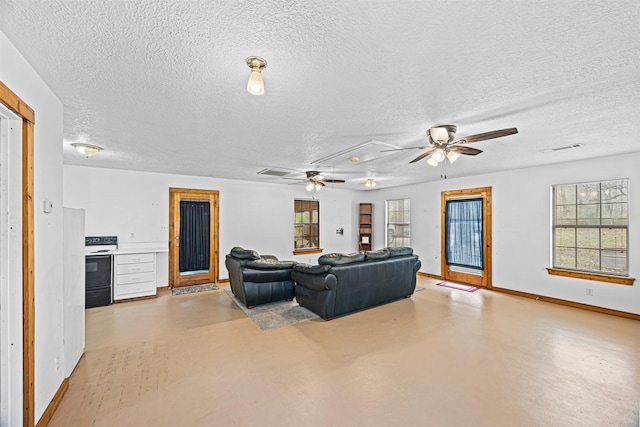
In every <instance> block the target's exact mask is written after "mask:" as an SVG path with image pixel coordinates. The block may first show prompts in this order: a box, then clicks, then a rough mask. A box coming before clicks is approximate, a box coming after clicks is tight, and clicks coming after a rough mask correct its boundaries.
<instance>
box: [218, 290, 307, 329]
mask: <svg viewBox="0 0 640 427" xmlns="http://www.w3.org/2000/svg"><path fill="white" fill-rule="evenodd" d="M224 291H225V292H226V293H227V295H229V297H230V298H231V299H232V300H233V301H234V302H235V303H236V304H237V305H238V307H240V308H241V309H242V311H244V312H245V314H246V315H247V316H249V318H250V319H251V320H253V323H255V324H256V325H258V327H259V328H260V329H261V330H262V331H269V330H271V329H278V328H282V327H284V326H289V325H294V324H296V323H299V322H304V321H306V320H311V319H317V318H319V317H320V316H318V315H317V314H315V313H314V312H312V311H310V310H307V309H306V308H304V307H300V306H299V305H298V303H297V302H295V301H286V300H285V301H276V302H270V303H268V304H260V305H258V306H256V307H255V308H252V309H248V308H247V307H246V306H245V305H244V304H243V303H242V301H240V300H239V299H238V298H236V297H235V296H234V295H233V292H231V289H225V290H224Z"/></svg>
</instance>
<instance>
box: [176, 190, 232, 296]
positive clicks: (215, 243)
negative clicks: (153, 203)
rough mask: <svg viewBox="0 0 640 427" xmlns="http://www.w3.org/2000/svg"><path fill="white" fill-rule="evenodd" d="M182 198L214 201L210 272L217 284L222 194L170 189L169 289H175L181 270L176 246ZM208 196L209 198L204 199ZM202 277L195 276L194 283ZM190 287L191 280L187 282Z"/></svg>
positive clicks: (211, 279)
mask: <svg viewBox="0 0 640 427" xmlns="http://www.w3.org/2000/svg"><path fill="white" fill-rule="evenodd" d="M180 196H187V197H192V198H202V199H203V200H205V199H206V198H208V199H209V200H211V201H212V205H213V206H211V226H210V233H211V238H210V241H209V245H210V250H209V266H210V267H212V268H210V270H209V277H208V279H207V280H209V281H210V282H212V283H217V282H218V279H219V256H218V253H219V247H220V239H219V229H220V220H219V218H220V217H219V214H220V192H219V191H217V190H202V189H195V188H176V187H170V188H169V287H170V288H174V287H175V278H176V277H177V271H178V270H179V261H180V258H179V252H178V249H177V246H176V245H175V241H174V240H175V238H176V236H177V235H178V233H179V232H180V220H179V216H180V215H179V214H180ZM203 196H207V197H203ZM201 278H202V275H194V279H193V280H194V281H199V280H200V279H201ZM186 282H187V283H186V284H187V285H188V282H189V280H186Z"/></svg>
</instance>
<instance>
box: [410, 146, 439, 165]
mask: <svg viewBox="0 0 640 427" xmlns="http://www.w3.org/2000/svg"><path fill="white" fill-rule="evenodd" d="M434 151H435V148H432V149H431V150H427V151H425V152H424V153H422V154H420V155H419V156H418V157H416V158H415V159H413V160H411V161H410V162H409V163H415V162H417V161H420V160H422V159H424V158H425V157H427V156H428V155H429V154H431V153H433V152H434Z"/></svg>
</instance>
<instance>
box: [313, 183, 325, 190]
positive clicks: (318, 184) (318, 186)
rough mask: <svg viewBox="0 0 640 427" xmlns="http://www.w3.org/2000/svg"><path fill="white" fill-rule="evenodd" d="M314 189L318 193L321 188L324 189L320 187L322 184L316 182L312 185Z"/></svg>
mask: <svg viewBox="0 0 640 427" xmlns="http://www.w3.org/2000/svg"><path fill="white" fill-rule="evenodd" d="M314 187H315V189H316V191H320V190H322V187H324V185H322V183H320V182H316V183H315V184H314Z"/></svg>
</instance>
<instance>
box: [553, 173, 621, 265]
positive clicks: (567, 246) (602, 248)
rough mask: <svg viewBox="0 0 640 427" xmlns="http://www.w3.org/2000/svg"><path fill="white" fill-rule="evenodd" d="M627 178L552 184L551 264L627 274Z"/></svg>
mask: <svg viewBox="0 0 640 427" xmlns="http://www.w3.org/2000/svg"><path fill="white" fill-rule="evenodd" d="M628 187H629V180H628V179H616V180H611V181H600V182H587V183H578V184H561V185H554V186H553V261H552V263H553V268H558V269H567V270H577V271H584V272H590V273H599V274H606V275H622V276H626V275H628V268H629V253H628V236H629V233H628V226H629V214H628V203H629V201H628V191H627V190H628Z"/></svg>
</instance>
